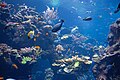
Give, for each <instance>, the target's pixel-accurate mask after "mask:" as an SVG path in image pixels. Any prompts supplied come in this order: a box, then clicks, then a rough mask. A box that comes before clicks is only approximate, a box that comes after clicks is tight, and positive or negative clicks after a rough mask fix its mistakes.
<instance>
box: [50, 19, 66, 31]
mask: <svg viewBox="0 0 120 80" xmlns="http://www.w3.org/2000/svg"><path fill="white" fill-rule="evenodd" d="M63 22H64V20H61V21H60V22H59V23H57V24H56V25H55V26H54V27H53V29H52V32H57V31H59V30H60V29H61V27H62V25H63Z"/></svg>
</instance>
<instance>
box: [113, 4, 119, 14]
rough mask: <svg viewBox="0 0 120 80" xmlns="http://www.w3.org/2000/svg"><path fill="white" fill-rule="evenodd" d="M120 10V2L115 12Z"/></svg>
mask: <svg viewBox="0 0 120 80" xmlns="http://www.w3.org/2000/svg"><path fill="white" fill-rule="evenodd" d="M119 11H120V3H119V4H118V7H117V9H116V10H115V11H114V13H118V12H119Z"/></svg>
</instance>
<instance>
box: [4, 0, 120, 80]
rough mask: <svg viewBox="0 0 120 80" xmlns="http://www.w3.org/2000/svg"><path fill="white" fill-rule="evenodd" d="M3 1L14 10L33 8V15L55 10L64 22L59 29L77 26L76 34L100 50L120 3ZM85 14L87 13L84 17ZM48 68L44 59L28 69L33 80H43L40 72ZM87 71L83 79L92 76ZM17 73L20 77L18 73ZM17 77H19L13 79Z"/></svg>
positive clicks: (95, 0)
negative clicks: (12, 5)
mask: <svg viewBox="0 0 120 80" xmlns="http://www.w3.org/2000/svg"><path fill="white" fill-rule="evenodd" d="M4 1H5V2H6V3H8V4H14V5H15V6H17V5H18V4H19V5H22V4H24V3H25V4H26V5H27V6H30V7H35V8H36V11H37V12H40V13H41V12H43V11H45V10H46V9H47V7H46V6H49V7H50V8H52V7H54V8H55V9H57V10H58V17H59V19H64V21H65V22H64V24H63V27H65V28H67V29H69V28H71V27H75V26H78V28H79V30H78V31H79V32H80V33H81V34H83V35H84V36H88V37H90V38H92V39H95V40H96V41H98V43H97V45H103V46H107V36H108V33H109V26H110V25H111V24H112V23H113V22H114V21H116V19H118V18H119V17H120V12H118V13H117V14H114V10H115V9H116V8H117V5H118V3H119V2H120V0H4ZM86 11H88V13H87V12H86ZM88 16H91V17H92V20H91V21H83V20H82V19H83V18H85V17H88ZM55 22H57V21H55ZM3 40H4V39H3ZM8 43H9V42H8ZM32 43H33V44H35V43H34V42H31V43H29V44H31V45H32ZM36 43H39V42H36ZM23 44H24V43H23ZM13 45H14V44H13ZM19 45H20V44H19ZM14 46H15V48H18V46H16V45H14ZM14 46H13V47H14ZM26 46H28V45H26ZM76 50H77V49H76ZM78 50H79V49H78ZM43 57H44V56H43ZM52 57H54V56H52ZM41 64H42V65H41ZM50 64H51V63H49V61H48V59H47V58H45V59H43V60H42V59H38V61H37V63H36V64H34V66H32V69H31V73H32V74H33V75H34V76H35V75H37V78H36V79H35V80H44V76H45V75H46V74H45V72H44V71H45V69H47V68H49V67H51V65H50ZM93 64H94V63H93ZM24 67H25V69H28V68H26V66H23V70H24ZM30 67H31V66H30ZM89 70H90V73H86V75H88V74H92V72H91V68H90V69H89ZM28 71H29V69H28ZM26 72H27V71H26ZM36 72H38V73H36ZM53 72H54V71H53ZM18 73H20V74H22V73H21V72H18ZM54 74H56V73H54ZM18 75H19V74H17V75H15V76H18ZM12 76H14V75H12ZM23 76H24V75H23ZM56 76H57V77H58V78H57V77H56ZM68 76H69V77H70V80H76V78H75V76H73V75H68ZM15 78H16V77H15ZM67 78H68V77H66V76H64V75H55V77H54V78H53V80H67ZM89 78H90V79H91V80H94V78H93V76H89V77H86V78H85V76H84V78H80V79H78V80H90V79H89ZM20 80H27V79H20ZM68 80H69V79H68Z"/></svg>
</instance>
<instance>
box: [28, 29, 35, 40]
mask: <svg viewBox="0 0 120 80" xmlns="http://www.w3.org/2000/svg"><path fill="white" fill-rule="evenodd" d="M27 35H28V39H32V38H33V37H34V31H30V32H29V33H28V34H27Z"/></svg>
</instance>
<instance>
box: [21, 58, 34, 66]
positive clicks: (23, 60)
mask: <svg viewBox="0 0 120 80" xmlns="http://www.w3.org/2000/svg"><path fill="white" fill-rule="evenodd" d="M28 61H32V58H31V57H25V56H23V58H22V62H21V63H22V64H26V63H27V62H28Z"/></svg>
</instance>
